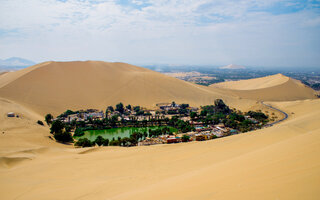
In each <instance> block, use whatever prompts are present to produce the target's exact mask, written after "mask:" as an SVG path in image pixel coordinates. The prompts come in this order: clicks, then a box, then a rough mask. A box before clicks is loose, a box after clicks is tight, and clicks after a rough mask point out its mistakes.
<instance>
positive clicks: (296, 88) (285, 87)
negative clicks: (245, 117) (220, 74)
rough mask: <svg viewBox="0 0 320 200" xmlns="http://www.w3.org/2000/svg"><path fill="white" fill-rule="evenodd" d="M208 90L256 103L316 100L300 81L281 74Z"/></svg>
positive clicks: (211, 86) (309, 89) (228, 83)
mask: <svg viewBox="0 0 320 200" xmlns="http://www.w3.org/2000/svg"><path fill="white" fill-rule="evenodd" d="M210 88H214V89H215V90H216V89H218V90H221V91H224V92H225V93H226V94H230V95H235V96H238V97H240V98H244V99H253V100H258V101H293V100H304V99H316V98H317V97H316V92H315V91H314V90H313V89H311V88H309V87H307V86H306V85H304V84H302V83H301V82H300V81H298V80H295V79H292V78H289V77H286V76H284V75H282V74H277V75H273V76H267V77H262V78H256V79H250V80H241V81H229V82H224V83H217V84H212V85H210Z"/></svg>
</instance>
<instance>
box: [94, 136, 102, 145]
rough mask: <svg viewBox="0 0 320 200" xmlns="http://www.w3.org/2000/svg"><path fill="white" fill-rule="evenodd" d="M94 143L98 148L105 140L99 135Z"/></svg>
mask: <svg viewBox="0 0 320 200" xmlns="http://www.w3.org/2000/svg"><path fill="white" fill-rule="evenodd" d="M94 143H96V144H97V145H98V146H101V145H103V144H104V143H105V139H104V138H103V137H102V136H101V135H99V136H98V137H97V138H96V139H95V140H94Z"/></svg>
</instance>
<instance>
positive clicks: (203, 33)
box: [0, 0, 320, 66]
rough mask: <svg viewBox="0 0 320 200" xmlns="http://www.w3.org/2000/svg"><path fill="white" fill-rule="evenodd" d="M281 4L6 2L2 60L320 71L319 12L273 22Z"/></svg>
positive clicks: (220, 0) (0, 10)
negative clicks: (314, 68)
mask: <svg viewBox="0 0 320 200" xmlns="http://www.w3.org/2000/svg"><path fill="white" fill-rule="evenodd" d="M277 3H283V1H280V0H270V1H262V0H239V1H234V0H230V1H225V0H215V1H213V0H185V1H182V0H175V1H168V0H149V1H142V0H134V1H131V3H128V4H119V3H118V1H116V0H110V1H102V0H101V1H94V2H93V1H89V0H81V1H80V0H68V1H65V2H62V1H56V0H29V1H25V0H3V2H2V6H1V7H0V27H1V28H0V54H1V55H2V56H3V57H11V56H21V57H26V58H29V59H33V60H36V61H45V60H86V59H93V60H109V61H116V60H117V61H125V62H130V63H139V64H142V63H172V64H229V63H238V64H243V65H271V66H275V65H285V66H298V65H313V66H316V65H319V64H320V63H319V57H320V49H319V46H320V41H319V39H317V35H319V33H320V31H319V30H320V24H319V14H318V13H319V10H317V8H314V9H307V10H306V9H301V10H299V11H295V12H288V13H281V14H277V15H274V14H273V13H272V12H270V9H271V11H272V9H276V8H272V6H273V5H275V4H277ZM285 3H287V4H288V6H294V5H295V4H294V3H295V2H293V1H285Z"/></svg>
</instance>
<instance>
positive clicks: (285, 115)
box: [261, 101, 288, 126]
mask: <svg viewBox="0 0 320 200" xmlns="http://www.w3.org/2000/svg"><path fill="white" fill-rule="evenodd" d="M261 104H262V105H265V106H267V107H269V108H271V109H274V110H277V111H279V112H281V113H282V114H284V118H282V119H280V120H278V121H275V122H272V123H271V124H268V125H266V126H273V125H275V124H277V123H280V122H282V121H284V120H286V119H288V114H287V113H286V112H284V111H282V110H280V109H278V108H275V107H273V106H270V105H268V104H265V103H264V102H263V101H261Z"/></svg>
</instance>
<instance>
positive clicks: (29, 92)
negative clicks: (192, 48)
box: [0, 61, 223, 115]
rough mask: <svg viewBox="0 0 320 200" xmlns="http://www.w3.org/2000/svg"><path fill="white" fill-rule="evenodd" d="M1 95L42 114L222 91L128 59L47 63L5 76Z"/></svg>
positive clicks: (203, 98)
mask: <svg viewBox="0 0 320 200" xmlns="http://www.w3.org/2000/svg"><path fill="white" fill-rule="evenodd" d="M0 96H2V97H5V98H7V99H11V100H14V101H15V102H18V103H20V104H22V105H25V106H27V107H29V108H31V109H32V110H35V111H37V112H38V113H41V114H43V115H44V114H46V113H48V112H51V113H53V114H58V113H61V112H63V111H65V110H66V109H81V108H99V109H105V108H106V107H107V106H108V105H115V104H117V103H119V102H121V101H122V102H123V103H125V104H129V103H130V104H133V105H141V106H146V107H153V106H155V104H156V103H163V102H171V101H176V102H179V103H182V102H187V103H189V104H191V105H196V106H199V105H204V104H209V103H212V102H213V100H214V99H216V98H219V97H223V94H221V93H219V92H217V91H214V90H208V89H207V88H206V87H203V86H199V85H195V84H191V83H188V82H185V81H181V80H178V79H176V78H172V77H168V76H165V75H163V74H160V73H157V72H154V71H151V70H148V69H145V68H141V67H137V66H133V65H129V64H125V63H106V62H98V61H87V62H47V63H42V64H39V65H36V66H33V67H30V68H27V69H25V70H21V71H17V72H11V73H8V74H5V75H4V77H2V76H1V77H0Z"/></svg>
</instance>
